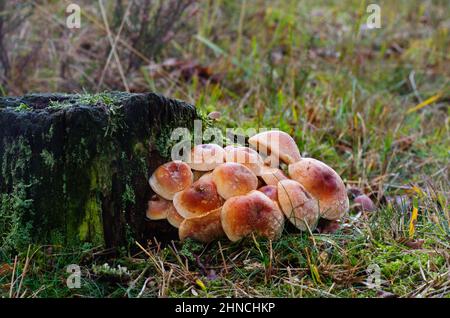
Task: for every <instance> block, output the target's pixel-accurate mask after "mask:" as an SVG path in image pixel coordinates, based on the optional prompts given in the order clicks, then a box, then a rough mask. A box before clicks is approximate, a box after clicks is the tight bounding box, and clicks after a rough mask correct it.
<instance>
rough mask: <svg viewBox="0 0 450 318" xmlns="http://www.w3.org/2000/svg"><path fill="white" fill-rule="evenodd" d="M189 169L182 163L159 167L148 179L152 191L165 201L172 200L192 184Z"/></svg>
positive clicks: (168, 163) (175, 162) (177, 162)
mask: <svg viewBox="0 0 450 318" xmlns="http://www.w3.org/2000/svg"><path fill="white" fill-rule="evenodd" d="M193 178H194V176H193V174H192V171H191V168H190V167H189V166H188V165H187V164H186V163H184V162H182V161H170V162H167V163H165V164H163V165H162V166H159V167H158V168H157V169H156V170H155V172H153V174H152V176H151V177H150V180H149V183H150V187H151V188H152V190H153V191H154V192H155V193H157V194H159V195H160V196H162V197H163V198H164V199H166V200H172V199H173V196H174V195H175V193H177V192H180V191H182V190H184V189H185V188H187V187H188V186H190V185H191V184H192V182H193Z"/></svg>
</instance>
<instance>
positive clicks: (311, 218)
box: [278, 180, 319, 231]
mask: <svg viewBox="0 0 450 318" xmlns="http://www.w3.org/2000/svg"><path fill="white" fill-rule="evenodd" d="M278 202H279V204H280V207H281V210H282V211H283V213H284V215H286V217H287V218H288V220H289V221H290V222H291V223H292V224H294V226H295V227H297V228H298V229H299V230H302V231H306V230H307V229H308V228H309V229H310V230H311V231H312V230H314V229H315V228H316V226H317V222H318V220H319V204H318V202H317V200H316V199H314V198H313V197H312V196H311V195H310V194H309V193H308V192H307V191H306V190H305V188H304V187H303V186H302V185H301V184H300V183H298V182H297V181H294V180H282V181H280V182H279V183H278Z"/></svg>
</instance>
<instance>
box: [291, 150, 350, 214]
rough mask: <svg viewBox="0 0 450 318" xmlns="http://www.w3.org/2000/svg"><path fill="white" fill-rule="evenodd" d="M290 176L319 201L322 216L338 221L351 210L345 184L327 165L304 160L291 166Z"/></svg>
mask: <svg viewBox="0 0 450 318" xmlns="http://www.w3.org/2000/svg"><path fill="white" fill-rule="evenodd" d="M289 176H290V177H291V178H292V179H293V180H296V181H298V182H300V183H301V184H302V185H303V187H305V189H306V191H308V192H309V193H310V194H311V195H312V196H313V197H315V198H316V199H317V200H318V201H319V208H320V216H321V217H323V218H325V219H328V220H337V219H339V218H341V217H342V216H344V215H345V213H346V212H347V211H348V209H349V201H348V196H347V191H346V189H345V185H344V182H343V181H342V179H341V177H340V176H339V175H338V174H337V173H336V171H334V170H333V169H332V168H330V167H329V166H327V165H326V164H325V163H323V162H321V161H319V160H316V159H312V158H302V159H301V160H300V161H298V162H296V163H293V164H290V165H289Z"/></svg>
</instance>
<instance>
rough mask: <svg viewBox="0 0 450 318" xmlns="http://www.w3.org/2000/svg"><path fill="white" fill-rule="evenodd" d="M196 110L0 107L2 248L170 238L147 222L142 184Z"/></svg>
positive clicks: (97, 100)
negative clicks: (178, 130) (178, 129)
mask: <svg viewBox="0 0 450 318" xmlns="http://www.w3.org/2000/svg"><path fill="white" fill-rule="evenodd" d="M196 118H198V115H197V112H196V110H195V108H194V106H192V105H189V104H187V103H184V102H181V101H177V100H172V99H167V98H164V97H162V96H160V95H157V94H152V93H150V94H129V93H103V94H97V95H64V94H32V95H26V96H23V97H11V98H9V97H2V98H0V169H1V170H0V204H1V205H0V248H1V249H3V250H8V249H18V248H20V247H23V246H27V245H28V244H32V243H33V244H61V245H65V246H73V245H77V244H80V243H83V242H89V243H92V244H95V245H103V246H106V247H117V246H124V245H125V246H126V245H127V244H128V245H129V244H134V240H143V239H145V238H152V237H157V238H158V239H160V240H165V239H170V238H174V237H176V233H177V231H176V229H173V228H171V227H170V226H169V224H168V223H167V222H166V221H158V222H151V221H147V220H146V219H145V212H146V208H147V202H148V200H149V199H150V197H151V196H152V195H153V193H152V190H151V188H150V187H149V185H148V178H149V177H150V175H151V174H152V172H153V171H154V170H155V169H156V167H158V166H159V165H160V164H162V163H164V162H165V161H168V160H170V159H169V158H170V146H171V141H170V134H171V132H172V129H173V128H176V127H186V128H189V129H190V130H192V129H193V122H194V119H196Z"/></svg>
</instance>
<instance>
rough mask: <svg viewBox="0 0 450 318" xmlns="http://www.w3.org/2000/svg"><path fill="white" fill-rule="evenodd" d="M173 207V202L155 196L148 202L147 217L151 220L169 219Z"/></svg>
mask: <svg viewBox="0 0 450 318" xmlns="http://www.w3.org/2000/svg"><path fill="white" fill-rule="evenodd" d="M171 206H172V202H170V201H168V200H165V199H163V198H162V197H160V196H159V195H157V194H155V195H153V196H152V198H151V200H150V201H148V204H147V212H146V216H147V218H148V219H149V220H164V219H166V218H167V214H168V211H169V210H170V208H171Z"/></svg>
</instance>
